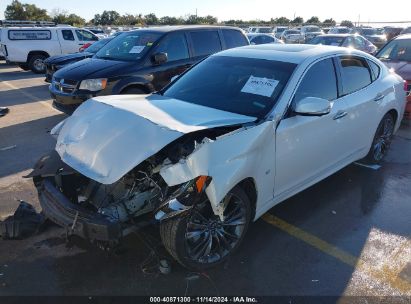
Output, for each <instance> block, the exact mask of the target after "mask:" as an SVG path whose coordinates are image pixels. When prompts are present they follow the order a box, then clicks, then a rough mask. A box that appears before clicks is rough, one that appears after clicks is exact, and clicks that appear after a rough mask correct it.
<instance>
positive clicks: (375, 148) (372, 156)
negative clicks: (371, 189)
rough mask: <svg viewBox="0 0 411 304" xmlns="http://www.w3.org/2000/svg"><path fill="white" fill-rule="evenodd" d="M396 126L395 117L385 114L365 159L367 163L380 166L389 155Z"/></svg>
mask: <svg viewBox="0 0 411 304" xmlns="http://www.w3.org/2000/svg"><path fill="white" fill-rule="evenodd" d="M394 125H395V121H394V117H393V115H392V114H390V113H387V114H385V116H384V117H383V118H382V119H381V122H380V123H379V125H378V127H377V131H375V135H374V139H373V141H372V144H371V148H370V151H369V152H368V154H367V156H366V157H365V158H364V160H365V161H366V162H367V163H370V164H379V163H381V161H382V160H383V159H384V157H385V156H386V155H387V152H388V149H389V147H390V144H391V140H392V136H393V132H394Z"/></svg>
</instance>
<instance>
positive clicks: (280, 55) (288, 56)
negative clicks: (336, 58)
mask: <svg viewBox="0 0 411 304" xmlns="http://www.w3.org/2000/svg"><path fill="white" fill-rule="evenodd" d="M336 54H341V55H343V54H358V55H364V53H363V52H359V51H356V50H353V49H348V48H342V47H337V46H328V45H311V44H270V43H269V44H260V45H249V46H243V47H239V48H234V49H228V50H225V51H222V52H220V53H217V54H215V55H214V56H232V57H245V58H255V59H267V60H278V61H284V62H291V63H296V64H300V63H302V62H303V61H305V60H306V59H307V58H318V57H323V56H327V55H336Z"/></svg>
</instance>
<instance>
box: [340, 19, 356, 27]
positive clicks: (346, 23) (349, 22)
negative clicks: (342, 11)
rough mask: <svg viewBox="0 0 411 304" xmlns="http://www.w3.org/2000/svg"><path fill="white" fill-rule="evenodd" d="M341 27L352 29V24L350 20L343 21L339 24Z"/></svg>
mask: <svg viewBox="0 0 411 304" xmlns="http://www.w3.org/2000/svg"><path fill="white" fill-rule="evenodd" d="M340 25H341V26H347V27H354V24H353V23H352V22H351V21H350V20H343V21H341V23H340Z"/></svg>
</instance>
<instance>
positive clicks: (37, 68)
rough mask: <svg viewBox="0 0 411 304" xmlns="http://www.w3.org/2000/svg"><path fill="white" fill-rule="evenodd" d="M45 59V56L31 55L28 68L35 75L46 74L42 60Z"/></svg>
mask: <svg viewBox="0 0 411 304" xmlns="http://www.w3.org/2000/svg"><path fill="white" fill-rule="evenodd" d="M46 58H47V56H45V55H33V56H31V57H30V60H29V64H28V67H29V68H30V70H31V71H32V72H33V73H35V74H44V73H46V65H45V64H44V60H45V59H46Z"/></svg>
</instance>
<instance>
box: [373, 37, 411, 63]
mask: <svg viewBox="0 0 411 304" xmlns="http://www.w3.org/2000/svg"><path fill="white" fill-rule="evenodd" d="M376 57H377V58H378V59H380V60H394V61H408V62H411V39H397V40H392V41H391V42H390V43H388V44H387V45H386V46H385V47H384V48H383V49H382V50H381V51H379V52H378V54H377V55H376Z"/></svg>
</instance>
